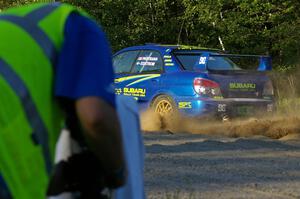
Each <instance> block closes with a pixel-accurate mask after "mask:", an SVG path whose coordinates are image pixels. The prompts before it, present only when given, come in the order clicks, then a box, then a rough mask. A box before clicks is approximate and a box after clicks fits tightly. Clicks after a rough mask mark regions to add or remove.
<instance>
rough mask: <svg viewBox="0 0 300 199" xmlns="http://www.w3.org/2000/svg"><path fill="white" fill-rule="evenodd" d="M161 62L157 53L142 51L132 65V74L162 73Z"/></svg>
mask: <svg viewBox="0 0 300 199" xmlns="http://www.w3.org/2000/svg"><path fill="white" fill-rule="evenodd" d="M162 66H163V61H162V58H161V55H160V53H159V52H157V51H150V50H146V51H142V52H141V53H140V54H139V56H138V58H137V59H136V62H135V63H134V65H133V69H132V73H151V72H160V71H162Z"/></svg>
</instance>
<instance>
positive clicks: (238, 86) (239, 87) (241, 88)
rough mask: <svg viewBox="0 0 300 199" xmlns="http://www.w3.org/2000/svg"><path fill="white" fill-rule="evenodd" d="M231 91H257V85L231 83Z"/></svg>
mask: <svg viewBox="0 0 300 199" xmlns="http://www.w3.org/2000/svg"><path fill="white" fill-rule="evenodd" d="M229 89H230V90H239V91H255V89H256V84H253V83H229Z"/></svg>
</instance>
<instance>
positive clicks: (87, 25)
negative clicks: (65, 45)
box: [66, 12, 103, 33]
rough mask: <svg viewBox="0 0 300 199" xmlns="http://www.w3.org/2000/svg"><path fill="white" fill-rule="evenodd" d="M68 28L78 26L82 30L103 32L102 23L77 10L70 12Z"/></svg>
mask: <svg viewBox="0 0 300 199" xmlns="http://www.w3.org/2000/svg"><path fill="white" fill-rule="evenodd" d="M66 28H68V29H69V30H70V29H74V28H77V29H79V30H80V32H97V33H102V32H103V31H102V30H101V27H100V25H99V24H97V23H96V21H95V20H94V19H92V18H90V17H88V16H85V15H82V14H80V13H77V12H73V13H71V14H70V16H69V17H68V19H67V26H66Z"/></svg>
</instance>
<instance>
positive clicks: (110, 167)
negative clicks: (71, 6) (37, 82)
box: [55, 13, 125, 187]
mask: <svg viewBox="0 0 300 199" xmlns="http://www.w3.org/2000/svg"><path fill="white" fill-rule="evenodd" d="M111 61H112V60H111V51H110V48H109V44H108V42H107V39H106V37H105V34H104V33H103V31H102V30H101V29H100V27H98V25H97V24H96V23H95V22H93V21H92V20H90V19H88V18H86V17H83V16H80V15H78V14H76V13H74V14H71V16H69V18H68V20H67V22H66V28H65V41H64V44H63V46H62V50H61V53H60V57H59V60H58V65H57V67H56V79H55V96H56V97H58V98H61V99H65V100H66V99H68V100H66V101H67V102H70V101H73V102H75V105H74V107H73V108H75V112H76V115H77V116H78V119H79V122H80V124H79V125H81V126H82V127H83V129H84V130H83V135H84V137H85V139H86V141H87V144H88V147H89V149H90V150H91V151H92V152H93V153H94V154H95V156H96V157H97V159H98V160H99V162H100V166H101V168H99V169H103V170H104V171H103V172H104V174H105V175H106V177H107V176H108V177H109V179H108V180H111V182H109V183H110V185H111V187H117V186H118V185H121V184H122V183H123V182H124V181H125V176H124V175H122V173H123V172H122V171H123V170H124V166H125V161H124V158H123V153H122V152H123V151H122V141H121V132H120V127H119V122H118V117H117V114H116V111H115V94H114V89H113V87H112V84H113V78H114V74H113V69H112V63H111ZM68 105H70V104H68ZM71 105H72V106H73V104H71ZM73 113H74V112H73V111H71V114H73ZM69 114H70V113H69ZM71 133H72V132H71ZM120 171H121V172H120ZM114 177H117V178H114ZM118 178H120V179H121V180H120V179H118ZM118 180H120V181H121V182H116V181H118Z"/></svg>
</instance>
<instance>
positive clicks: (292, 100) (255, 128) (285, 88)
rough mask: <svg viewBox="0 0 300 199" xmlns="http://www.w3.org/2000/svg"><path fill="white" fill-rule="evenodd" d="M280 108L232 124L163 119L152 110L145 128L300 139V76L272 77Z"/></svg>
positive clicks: (145, 118) (145, 115) (143, 116)
mask: <svg viewBox="0 0 300 199" xmlns="http://www.w3.org/2000/svg"><path fill="white" fill-rule="evenodd" d="M272 78H273V84H274V87H275V96H276V108H277V110H276V111H275V113H274V114H273V115H260V116H259V117H252V118H247V119H236V120H230V121H229V122H221V121H213V120H202V119H191V118H185V117H182V116H179V115H176V114H172V115H168V116H165V117H161V116H159V115H158V114H156V113H154V112H153V111H151V110H148V111H146V112H144V113H142V114H141V127H142V130H143V131H145V132H148V131H151V132H161V131H168V132H171V133H192V134H207V135H221V136H228V137H251V136H267V137H269V138H273V139H282V138H283V139H284V138H288V137H291V138H295V137H297V138H298V139H299V138H300V114H299V109H300V98H299V94H298V93H299V90H300V72H296V73H293V74H275V73H274V74H272Z"/></svg>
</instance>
